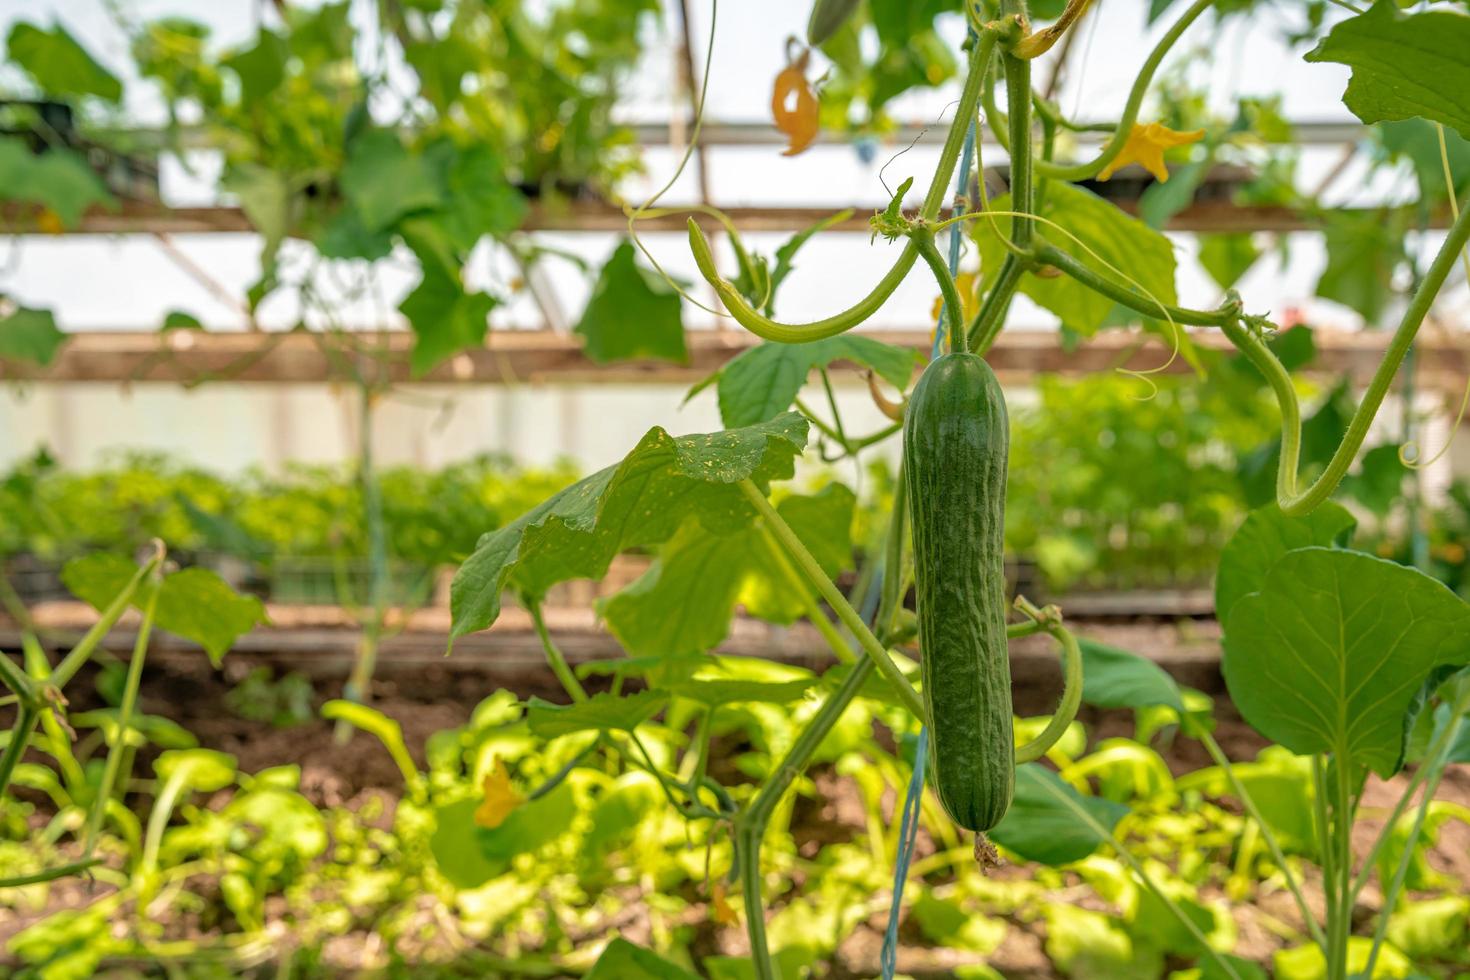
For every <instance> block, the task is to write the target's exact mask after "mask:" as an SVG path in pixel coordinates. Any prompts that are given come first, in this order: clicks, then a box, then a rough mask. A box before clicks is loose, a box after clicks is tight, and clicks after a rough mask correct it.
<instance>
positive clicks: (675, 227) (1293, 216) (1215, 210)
mask: <svg viewBox="0 0 1470 980" xmlns="http://www.w3.org/2000/svg"><path fill="white" fill-rule="evenodd" d="M1114 203H1116V204H1117V205H1118V206H1119V207H1121V208H1122V209H1123V210H1124V211H1127V212H1130V213H1136V211H1137V209H1138V202H1137V201H1132V200H1118V201H1115V202H1114ZM877 207H878V206H877V205H874V204H872V203H868V204H855V205H851V206H850V210H851V211H852V212H853V214H852V217H850V218H848V219H847V220H846V221H843V222H840V223H838V224H836V225H833V226H832V230H835V231H846V232H861V233H864V234H867V233H869V232H870V228H869V227H868V218H869V217H870V216H871V215H872V214H873V212H874V211H875V210H876V208H877ZM724 210H725V213H726V214H728V215H729V216H730V218H731V220H732V221H734V222H735V225H736V227H738V228H740V229H741V230H742V231H748V232H763V231H767V232H784V231H796V230H799V229H802V228H806V227H808V226H810V225H813V224H815V223H816V222H817V221H819V220H821V219H823V218H826V217H829V216H830V215H833V214H835V213H837V212H838V211H842V210H845V209H844V208H842V207H836V206H834V207H740V206H731V207H726V208H725V209H724ZM1359 210H1360V211H1361V212H1362V213H1369V212H1370V211H1372V210H1373V209H1359ZM1337 213H1339V214H1348V213H1356V212H1354V210H1353V209H1342V210H1340V211H1338V212H1337ZM910 216H911V217H912V215H910ZM3 217H4V220H5V222H6V224H7V227H8V229H9V230H10V232H11V233H12V234H19V235H31V234H37V235H38V234H51V232H50V231H46V230H43V229H42V228H41V227H40V226H39V225H38V224H37V220H36V218H37V212H36V211H35V210H34V209H31V208H16V207H7V208H4V209H3ZM688 217H689V215H688V214H685V213H673V214H668V215H664V216H662V217H658V218H645V219H642V220H640V221H639V222H638V228H639V229H640V230H641V231H674V232H678V231H683V230H684V228H685V225H686V221H687V219H688ZM694 217H695V219H696V220H698V221H699V222H700V224H701V225H703V226H705V227H706V228H707V229H709V230H711V231H713V230H715V229H716V228H717V227H718V225H717V224H716V223H715V222H714V220H713V219H710V218H706V217H703V216H700V215H694ZM1450 220H1451V215H1450V213H1449V211H1448V209H1447V208H1439V209H1437V210H1436V211H1435V212H1434V213H1433V214H1432V215H1431V216H1430V227H1434V228H1447V227H1449V223H1450ZM627 226H628V219H627V216H626V215H624V214H623V212H622V209H621V208H619V207H617V206H615V205H612V204H606V203H603V202H600V201H568V202H561V203H558V204H538V205H535V206H533V207H532V209H531V211H530V214H529V216H528V217H527V219H526V222H525V224H524V225H523V226H522V230H524V231H559V232H622V231H625V230H626V229H627ZM1165 227H1166V228H1167V229H1168V230H1169V231H1180V232H1195V233H1217V232H1248V231H1273V232H1284V231H1311V230H1315V229H1318V228H1320V227H1321V221H1320V220H1319V219H1317V218H1315V217H1313V216H1311V215H1309V214H1306V213H1304V212H1301V211H1297V210H1295V209H1292V208H1284V207H1276V206H1268V205H1237V204H1232V203H1230V202H1229V201H1202V202H1199V203H1196V204H1193V205H1191V206H1190V207H1187V208H1185V209H1184V210H1183V211H1180V212H1179V213H1178V214H1176V215H1174V217H1172V218H1170V219H1169V222H1168V223H1167V224H1166V225H1165ZM253 231H254V227H253V226H252V225H251V224H250V222H249V220H248V219H247V218H246V217H245V213H244V212H243V211H241V210H240V209H239V208H234V207H208V208H167V207H163V206H162V205H156V204H145V203H141V202H136V201H133V202H125V203H124V204H122V205H121V206H120V207H119V208H118V209H116V210H112V211H109V210H103V209H100V208H94V209H93V210H91V211H89V212H88V213H87V214H86V215H85V216H83V218H82V220H81V222H80V223H79V224H78V225H77V227H76V228H73V229H70V230H69V231H68V232H66V233H67V234H83V235H130V234H152V233H155V232H162V233H166V234H174V235H187V234H218V233H222V232H225V233H235V234H241V233H251V232H253Z"/></svg>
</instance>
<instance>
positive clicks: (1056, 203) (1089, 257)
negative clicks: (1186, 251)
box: [973, 182, 1178, 336]
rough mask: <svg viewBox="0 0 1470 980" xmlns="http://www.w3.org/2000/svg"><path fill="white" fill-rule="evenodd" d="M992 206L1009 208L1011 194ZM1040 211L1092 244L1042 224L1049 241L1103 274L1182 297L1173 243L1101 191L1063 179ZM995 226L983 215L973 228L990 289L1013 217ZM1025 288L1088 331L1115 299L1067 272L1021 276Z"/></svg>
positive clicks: (1172, 298)
mask: <svg viewBox="0 0 1470 980" xmlns="http://www.w3.org/2000/svg"><path fill="white" fill-rule="evenodd" d="M992 206H993V208H994V209H995V210H997V211H1004V210H1008V209H1009V208H1010V207H1011V198H1010V195H1009V194H1007V195H1002V196H1001V197H997V198H995V199H994V200H993V201H992ZM1041 213H1042V216H1043V217H1046V218H1049V219H1050V220H1051V221H1053V222H1055V223H1056V224H1057V225H1059V226H1060V227H1061V228H1063V229H1065V230H1066V231H1067V232H1069V233H1070V234H1071V235H1075V236H1076V237H1077V238H1078V239H1080V240H1081V242H1082V243H1083V245H1085V246H1086V247H1087V248H1086V250H1085V249H1083V248H1082V247H1080V246H1079V245H1078V244H1077V242H1075V241H1073V239H1072V238H1071V237H1069V236H1068V235H1064V234H1062V233H1061V232H1058V231H1055V230H1054V229H1051V228H1049V227H1043V228H1042V229H1041V231H1042V233H1043V234H1044V235H1046V237H1047V239H1048V241H1050V242H1051V243H1052V244H1054V245H1056V247H1057V248H1059V249H1061V250H1062V251H1063V252H1067V253H1069V254H1071V255H1072V256H1074V257H1075V258H1076V259H1077V260H1078V261H1080V262H1083V263H1084V264H1086V265H1087V266H1088V267H1089V268H1091V269H1093V270H1094V271H1095V272H1096V273H1097V274H1098V275H1100V276H1102V277H1104V278H1107V279H1111V280H1113V281H1114V282H1117V283H1118V284H1120V285H1123V286H1127V287H1128V288H1130V289H1133V290H1135V291H1140V292H1144V293H1145V294H1146V295H1151V296H1152V297H1153V298H1154V299H1156V300H1158V301H1159V302H1161V303H1166V304H1173V303H1176V302H1177V301H1178V296H1177V294H1176V293H1175V289H1174V268H1175V264H1176V263H1175V259H1174V246H1173V245H1171V244H1170V243H1169V240H1168V239H1167V238H1165V237H1164V236H1163V235H1161V234H1160V233H1159V232H1157V231H1155V230H1154V229H1152V228H1150V227H1148V225H1146V224H1144V223H1143V222H1142V221H1139V220H1138V219H1137V218H1131V217H1129V216H1128V215H1126V214H1124V213H1123V212H1122V211H1120V210H1119V209H1118V208H1117V207H1116V206H1115V205H1113V204H1110V203H1109V202H1107V201H1105V200H1103V199H1102V198H1100V197H1098V196H1097V195H1096V194H1093V193H1091V192H1089V191H1086V190H1083V189H1082V188H1080V187H1074V186H1072V185H1071V184H1064V183H1060V182H1054V183H1053V184H1052V185H1051V187H1050V188H1049V189H1048V191H1047V195H1046V202H1045V206H1044V207H1043V209H1042V212H1041ZM994 226H995V227H994V230H993V229H992V223H991V222H990V221H988V220H985V219H981V220H978V221H976V222H975V223H974V230H973V234H974V236H975V241H976V242H977V244H978V245H979V248H980V269H981V271H982V272H983V273H984V275H985V283H986V288H989V286H990V284H991V283H993V282H994V281H995V277H996V275H997V274H998V272H999V270H1000V265H1001V258H1002V256H1003V255H1004V254H1005V251H1004V248H1005V247H1004V246H1003V245H1002V244H1001V241H1000V239H999V238H998V237H997V236H996V231H999V233H1000V234H1002V235H1009V234H1010V219H1009V218H996V219H995V222H994ZM1088 250H1090V252H1089V251H1088ZM1094 253H1095V254H1096V255H1099V256H1102V258H1103V259H1104V260H1106V261H1107V262H1109V263H1111V264H1112V265H1114V266H1116V267H1117V268H1118V269H1122V270H1125V271H1126V272H1127V274H1128V277H1127V278H1124V277H1123V276H1122V275H1120V274H1119V273H1117V272H1113V271H1110V270H1108V269H1106V268H1104V267H1103V266H1102V265H1101V264H1100V263H1099V262H1098V260H1097V259H1096V258H1094V257H1093V255H1094ZM1124 256H1126V259H1125V258H1124ZM1140 287H1141V288H1140ZM1021 291H1022V292H1023V293H1025V294H1026V295H1027V296H1029V297H1031V298H1032V299H1033V300H1035V301H1036V302H1037V303H1038V304H1040V305H1041V306H1042V307H1044V308H1046V309H1048V310H1050V311H1051V312H1052V313H1055V314H1056V315H1057V316H1058V317H1059V318H1060V319H1061V321H1062V323H1063V324H1064V325H1065V326H1067V327H1070V328H1071V329H1073V330H1075V331H1077V332H1078V333H1080V334H1082V335H1083V336H1091V335H1092V334H1094V333H1096V332H1097V330H1098V329H1099V328H1100V327H1101V326H1102V325H1103V321H1104V320H1105V319H1106V318H1107V316H1108V314H1109V312H1111V311H1112V309H1113V306H1114V303H1113V301H1112V300H1110V299H1108V298H1107V297H1105V296H1102V295H1100V294H1098V293H1095V292H1093V291H1092V290H1091V289H1088V288H1087V287H1086V286H1084V285H1082V284H1081V283H1079V282H1077V281H1075V280H1073V279H1071V278H1070V277H1068V276H1061V277H1059V278H1052V279H1046V278H1041V277H1038V276H1036V275H1034V274H1027V275H1026V276H1025V277H1023V278H1022V280H1021Z"/></svg>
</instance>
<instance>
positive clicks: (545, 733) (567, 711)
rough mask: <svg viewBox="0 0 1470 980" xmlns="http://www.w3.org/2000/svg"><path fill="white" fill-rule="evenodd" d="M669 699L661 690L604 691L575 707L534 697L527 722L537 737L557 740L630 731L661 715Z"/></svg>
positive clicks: (527, 708) (529, 705) (527, 714)
mask: <svg viewBox="0 0 1470 980" xmlns="http://www.w3.org/2000/svg"><path fill="white" fill-rule="evenodd" d="M666 700H668V698H667V697H666V696H665V695H664V694H662V693H660V692H658V691H639V692H638V693H637V694H627V695H623V696H619V695H616V694H612V693H607V692H604V693H602V694H594V695H593V696H592V697H590V698H588V699H587V700H585V701H578V702H576V703H574V704H552V703H551V702H550V701H543V700H542V699H541V698H532V699H531V700H530V701H529V702H527V704H526V723H527V725H529V726H530V729H531V734H532V735H535V736H536V737H537V738H557V737H558V736H561V735H570V734H572V733H574V732H591V731H608V730H613V731H622V732H631V731H632V730H633V729H635V728H637V727H638V726H639V725H641V724H643V723H644V722H645V721H647V720H648V719H650V718H652V717H653V716H654V715H656V714H658V712H659V709H661V708H662V707H663V706H664V702H665V701H666Z"/></svg>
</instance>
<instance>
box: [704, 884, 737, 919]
mask: <svg viewBox="0 0 1470 980" xmlns="http://www.w3.org/2000/svg"><path fill="white" fill-rule="evenodd" d="M710 918H712V919H714V920H715V921H716V922H717V923H719V924H720V925H722V926H733V925H734V924H735V923H737V922H739V921H740V917H739V916H738V915H736V914H735V909H734V908H733V907H731V905H730V903H729V901H728V900H727V899H726V898H725V883H724V882H723V881H717V882H715V884H714V888H712V889H711V894H710Z"/></svg>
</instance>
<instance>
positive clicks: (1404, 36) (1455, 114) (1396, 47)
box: [1306, 0, 1470, 138]
mask: <svg viewBox="0 0 1470 980" xmlns="http://www.w3.org/2000/svg"><path fill="white" fill-rule="evenodd" d="M1466 51H1470V16H1466V15H1465V14H1463V13H1460V12H1458V11H1454V10H1429V11H1425V12H1423V13H1416V14H1404V13H1400V12H1399V9H1398V5H1397V4H1396V3H1393V2H1392V0H1379V2H1377V3H1375V4H1374V5H1373V6H1372V7H1370V8H1368V10H1367V11H1366V12H1365V13H1362V14H1359V15H1358V16H1357V17H1349V18H1348V19H1347V20H1345V21H1342V22H1341V23H1339V24H1338V25H1336V26H1335V27H1333V28H1332V32H1331V33H1330V34H1328V35H1327V36H1326V37H1324V38H1323V39H1322V41H1321V42H1320V43H1319V44H1318V45H1317V46H1316V47H1315V48H1313V49H1312V50H1311V51H1309V52H1307V55H1306V58H1307V60H1308V61H1335V62H1337V63H1339V64H1343V65H1347V66H1348V67H1350V68H1351V69H1352V70H1353V75H1352V78H1351V79H1350V80H1349V81H1348V87H1347V91H1346V92H1344V93H1343V96H1342V101H1343V102H1344V103H1346V104H1347V107H1348V108H1349V109H1351V110H1352V111H1353V114H1354V115H1355V116H1357V117H1358V118H1359V119H1361V120H1363V122H1365V123H1375V122H1380V121H1382V120H1385V119H1408V118H1410V117H1412V116H1422V117H1424V118H1425V119H1429V120H1431V121H1433V122H1441V123H1444V124H1445V125H1446V126H1449V127H1450V128H1452V129H1457V130H1459V132H1460V135H1461V136H1464V137H1466V138H1470V100H1467V99H1466V98H1465V93H1466V92H1470V60H1467V59H1466V57H1465V52H1466Z"/></svg>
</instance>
